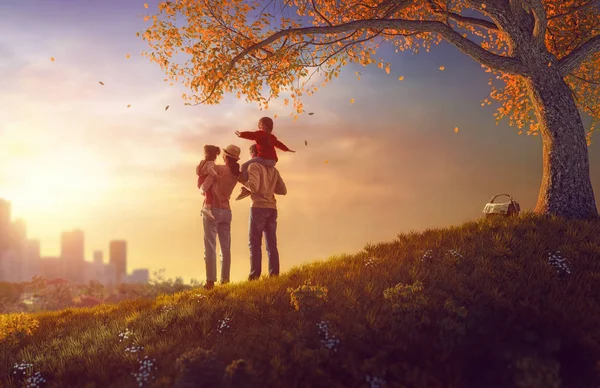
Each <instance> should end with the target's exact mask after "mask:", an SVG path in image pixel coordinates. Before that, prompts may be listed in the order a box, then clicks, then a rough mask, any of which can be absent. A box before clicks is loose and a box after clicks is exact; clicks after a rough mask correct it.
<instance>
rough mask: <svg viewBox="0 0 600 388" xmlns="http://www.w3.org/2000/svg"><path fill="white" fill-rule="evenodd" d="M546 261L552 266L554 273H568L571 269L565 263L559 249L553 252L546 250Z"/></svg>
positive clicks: (565, 260)
mask: <svg viewBox="0 0 600 388" xmlns="http://www.w3.org/2000/svg"><path fill="white" fill-rule="evenodd" d="M548 263H549V264H550V265H551V266H552V267H554V269H555V270H556V273H557V274H559V275H570V274H571V269H570V268H569V265H568V264H567V259H565V258H564V257H563V256H562V255H561V253H560V251H556V252H554V253H552V252H548Z"/></svg>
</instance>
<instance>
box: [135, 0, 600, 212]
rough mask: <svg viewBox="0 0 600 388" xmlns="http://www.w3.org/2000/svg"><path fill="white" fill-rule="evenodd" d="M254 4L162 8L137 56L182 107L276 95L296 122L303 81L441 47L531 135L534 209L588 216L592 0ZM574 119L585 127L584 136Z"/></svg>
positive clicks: (597, 55)
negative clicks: (468, 62) (536, 165)
mask: <svg viewBox="0 0 600 388" xmlns="http://www.w3.org/2000/svg"><path fill="white" fill-rule="evenodd" d="M265 3H267V2H260V1H255V2H249V1H245V0H229V1H209V0H198V1H190V0H173V1H168V2H163V3H161V4H159V8H158V9H159V11H158V13H157V14H156V15H153V16H152V25H151V26H150V27H149V28H148V29H147V30H146V31H144V32H142V34H141V35H142V37H143V39H144V40H146V41H147V42H148V44H149V46H150V51H149V52H146V53H145V55H147V56H148V57H149V58H150V59H151V60H153V61H155V62H157V63H159V64H160V66H161V67H162V68H163V69H164V70H165V71H166V73H167V75H168V76H169V77H170V78H172V79H173V80H175V81H178V80H179V79H181V80H182V81H183V82H184V84H185V85H186V87H188V88H189V89H190V90H191V94H190V95H187V94H184V95H183V98H184V99H185V100H186V101H187V102H186V104H188V105H192V104H200V103H205V104H217V103H219V102H220V101H221V99H222V98H223V96H224V94H225V93H233V92H237V97H238V98H242V95H243V96H245V100H246V101H248V102H257V103H258V104H259V105H260V106H261V108H265V109H266V108H268V104H269V101H270V100H271V99H272V98H277V97H278V96H279V95H280V93H281V92H283V91H286V92H288V93H291V99H292V100H293V104H294V107H295V110H296V112H297V113H302V112H303V106H302V102H301V98H302V96H303V94H308V95H310V94H312V93H314V92H315V91H316V90H317V89H318V87H319V86H318V85H314V84H311V83H309V82H308V80H310V77H311V76H312V75H313V74H314V73H315V72H320V73H321V74H322V75H323V77H324V82H323V83H322V85H323V86H324V85H325V84H326V83H327V82H329V81H331V80H332V78H334V77H336V76H338V74H339V72H340V69H341V68H342V67H343V66H345V65H347V64H348V63H351V62H353V63H359V64H362V65H363V66H367V65H369V64H375V63H376V64H377V65H378V66H379V67H380V68H385V70H386V72H388V73H389V72H390V64H389V63H383V62H382V61H381V60H380V61H376V60H375V59H373V55H374V54H375V53H376V50H377V48H378V47H379V45H381V44H382V43H384V42H387V43H389V44H392V45H394V46H395V47H396V51H405V50H413V51H415V52H418V51H419V50H422V49H425V50H427V51H428V50H429V49H430V48H431V46H432V45H433V44H439V43H440V42H441V41H442V40H445V41H447V42H449V43H450V44H452V45H454V46H456V47H457V48H458V49H459V50H460V51H461V52H463V53H464V54H466V55H468V56H470V57H471V58H473V59H474V60H476V61H478V62H479V63H481V66H482V67H484V68H485V69H486V71H488V72H490V73H491V75H492V78H491V79H490V85H491V86H492V91H491V94H490V97H491V100H495V101H496V102H498V103H499V108H498V111H497V113H496V119H497V120H501V119H503V118H508V119H509V123H510V125H512V126H516V127H517V128H518V129H519V131H520V132H519V134H521V133H522V129H523V128H526V130H527V134H528V135H530V134H531V135H537V134H541V137H542V143H543V173H542V184H541V188H540V193H539V197H538V201H537V205H536V208H535V211H536V212H537V213H540V214H546V215H548V214H552V215H559V216H564V217H569V218H589V217H597V216H598V211H597V209H596V203H595V199H594V193H593V189H592V184H591V180H590V174H589V157H588V150H587V145H589V143H590V141H591V133H592V131H593V130H594V127H595V125H596V124H597V123H598V121H599V120H600V66H599V65H600V0H448V1H442V0H338V1H331V0H292V1H287V0H285V1H283V0H279V1H277V0H270V1H269V2H268V4H266V5H265ZM292 13H295V14H297V15H298V16H299V17H301V18H304V20H307V19H308V20H309V24H310V25H303V24H301V21H302V19H300V20H298V19H297V18H296V17H295V16H293V15H292ZM275 14H277V16H276V15H275ZM182 17H183V18H185V20H184V22H182V21H181V18H182ZM149 19H150V16H146V20H147V21H148V20H149ZM265 86H266V87H268V90H267V91H264V87H265ZM287 103H288V99H285V100H284V104H287ZM485 103H488V104H490V103H491V101H490V100H485V101H484V104H485ZM580 111H581V112H580ZM582 113H583V114H586V115H589V116H590V117H591V118H592V119H593V125H592V127H591V128H590V129H589V130H588V133H587V136H586V130H585V128H584V125H583V120H582V116H581V114H582Z"/></svg>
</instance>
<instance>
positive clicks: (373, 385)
mask: <svg viewBox="0 0 600 388" xmlns="http://www.w3.org/2000/svg"><path fill="white" fill-rule="evenodd" d="M365 380H366V381H367V383H369V387H370V388H382V387H383V386H385V384H386V382H385V380H384V379H382V378H379V377H374V376H370V375H367V376H366V377H365Z"/></svg>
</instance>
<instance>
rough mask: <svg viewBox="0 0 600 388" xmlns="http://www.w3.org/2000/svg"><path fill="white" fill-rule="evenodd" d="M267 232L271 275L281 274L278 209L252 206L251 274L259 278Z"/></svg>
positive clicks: (250, 278)
mask: <svg viewBox="0 0 600 388" xmlns="http://www.w3.org/2000/svg"><path fill="white" fill-rule="evenodd" d="M263 233H264V234H265V242H266V245H267V255H268V256H269V275H270V276H277V275H279V251H278V250H277V234H276V233H277V209H269V208H260V207H251V208H250V276H248V279H249V280H254V279H258V278H259V277H260V273H261V268H262V245H261V244H262V235H263Z"/></svg>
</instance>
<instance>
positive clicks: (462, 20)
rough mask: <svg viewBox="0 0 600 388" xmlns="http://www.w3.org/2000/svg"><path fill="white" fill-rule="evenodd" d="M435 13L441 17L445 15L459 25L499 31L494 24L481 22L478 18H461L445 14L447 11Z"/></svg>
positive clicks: (453, 14) (450, 13)
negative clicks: (463, 24)
mask: <svg viewBox="0 0 600 388" xmlns="http://www.w3.org/2000/svg"><path fill="white" fill-rule="evenodd" d="M436 13H441V14H443V15H446V16H448V17H449V18H450V19H452V20H454V21H457V22H460V23H465V24H470V25H472V26H477V27H481V28H486V29H488V30H492V31H500V29H499V28H498V26H497V25H496V24H495V23H492V22H490V21H487V20H483V19H479V18H473V17H470V16H462V15H459V14H457V13H454V12H447V11H436Z"/></svg>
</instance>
